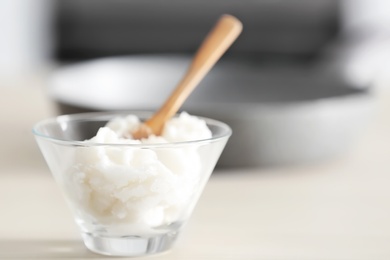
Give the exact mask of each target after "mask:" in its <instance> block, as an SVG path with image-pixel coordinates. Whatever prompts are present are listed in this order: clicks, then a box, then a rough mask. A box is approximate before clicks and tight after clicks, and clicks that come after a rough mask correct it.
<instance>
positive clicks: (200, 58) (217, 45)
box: [145, 15, 242, 135]
mask: <svg viewBox="0 0 390 260" xmlns="http://www.w3.org/2000/svg"><path fill="white" fill-rule="evenodd" d="M241 31H242V24H241V22H240V21H239V20H238V19H237V18H235V17H233V16H231V15H223V16H222V17H221V18H220V19H219V20H218V22H217V24H216V25H215V27H214V28H213V29H212V30H211V31H210V32H209V34H208V35H207V37H206V38H205V39H204V41H203V43H202V44H201V46H200V47H199V49H198V51H197V52H196V54H195V56H194V58H193V60H192V63H191V65H190V67H189V69H188V71H187V73H186V75H185V76H184V77H183V79H182V80H181V81H180V83H179V84H178V86H177V87H176V88H175V90H174V91H173V92H172V94H171V95H170V97H169V98H168V99H167V100H166V101H165V103H164V104H163V106H162V107H161V108H160V109H159V110H158V111H157V112H156V113H155V114H154V115H153V116H152V117H151V118H150V119H149V120H148V121H146V122H145V124H146V125H147V126H148V127H150V128H151V130H152V131H153V133H155V134H157V135H159V134H161V131H162V129H163V126H164V123H165V122H166V121H167V120H168V119H170V118H171V117H172V116H174V115H175V114H176V113H177V111H178V110H179V109H180V107H181V106H182V104H183V103H184V101H185V100H186V99H187V97H188V96H189V95H190V94H191V92H192V91H193V90H194V88H195V87H196V86H197V85H198V84H199V82H200V81H201V80H202V79H203V78H204V76H205V75H206V74H207V73H208V72H209V71H210V70H211V68H212V67H213V66H214V65H215V63H217V61H218V60H219V59H220V58H221V57H222V55H223V54H224V53H225V52H226V50H227V49H228V48H229V47H230V46H231V45H232V44H233V42H234V41H235V40H236V39H237V37H238V36H239V35H240V33H241Z"/></svg>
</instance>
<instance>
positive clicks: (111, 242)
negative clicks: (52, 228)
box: [82, 232, 178, 256]
mask: <svg viewBox="0 0 390 260" xmlns="http://www.w3.org/2000/svg"><path fill="white" fill-rule="evenodd" d="M82 236H83V240H84V244H85V246H86V247H87V248H88V249H89V250H91V251H92V252H95V253H98V254H102V255H109V256H142V255H152V254H158V253H163V252H165V251H168V250H169V249H171V248H172V245H173V243H174V242H175V240H176V238H177V236H178V233H177V232H171V233H166V234H161V235H156V236H152V237H141V236H126V237H101V236H96V235H93V234H91V233H83V234H82Z"/></svg>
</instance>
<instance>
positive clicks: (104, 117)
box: [32, 110, 232, 148]
mask: <svg viewBox="0 0 390 260" xmlns="http://www.w3.org/2000/svg"><path fill="white" fill-rule="evenodd" d="M152 114H153V112H151V111H147V110H123V111H110V112H87V113H77V114H67V115H59V116H55V117H50V118H46V119H43V120H41V121H38V122H37V123H35V124H34V126H33V127H32V133H33V135H34V136H35V137H36V138H38V139H44V140H46V141H50V142H53V143H56V144H59V145H64V146H80V147H96V146H111V147H113V146H114V147H133V148H172V147H178V146H186V145H187V146H188V145H191V144H197V145H200V144H207V143H213V142H217V141H219V140H222V139H225V138H226V139H227V138H229V137H230V136H231V135H232V129H231V128H230V126H228V125H227V124H225V123H223V122H221V121H218V120H215V119H211V118H207V117H202V116H196V115H193V114H191V116H196V117H197V118H199V119H202V120H204V121H205V122H206V124H207V125H213V126H216V127H218V128H220V129H222V131H221V133H219V134H216V135H214V133H213V135H212V137H210V138H204V139H196V140H190V141H179V142H168V143H141V144H131V143H102V142H92V141H90V140H84V141H79V140H67V139H62V138H56V137H53V136H50V135H49V134H45V133H43V131H41V130H40V128H42V127H44V126H45V125H48V124H59V125H60V126H61V124H65V123H67V122H71V121H90V122H96V121H105V122H107V121H108V120H110V119H113V118H115V117H119V116H122V117H125V116H128V115H136V116H137V117H139V118H140V119H141V120H144V119H147V118H149V117H150V116H151V115H152ZM178 115H180V113H178V114H176V115H175V116H174V117H177V116H178ZM64 127H65V125H64Z"/></svg>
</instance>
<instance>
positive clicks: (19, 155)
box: [0, 81, 390, 260]
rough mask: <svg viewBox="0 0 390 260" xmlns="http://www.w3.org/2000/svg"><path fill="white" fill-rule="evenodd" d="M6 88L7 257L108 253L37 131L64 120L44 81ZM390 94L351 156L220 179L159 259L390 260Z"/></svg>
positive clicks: (1, 170)
mask: <svg viewBox="0 0 390 260" xmlns="http://www.w3.org/2000/svg"><path fill="white" fill-rule="evenodd" d="M40 83H41V82H39V81H38V82H35V83H34V84H31V85H32V86H28V87H12V88H11V87H8V88H7V87H4V88H0V119H1V121H0V122H1V123H0V136H1V145H0V160H1V161H0V259H92V258H100V259H104V258H106V257H103V256H99V255H96V254H94V253H91V252H89V251H88V250H87V249H86V248H85V247H84V245H83V243H82V241H81V237H80V235H79V232H78V229H77V227H76V225H75V224H74V222H73V219H72V216H71V214H70V211H69V210H68V209H67V207H66V205H65V202H64V200H63V198H62V195H61V193H60V191H59V189H58V188H57V186H56V184H55V183H54V180H53V179H52V177H51V175H50V173H49V171H48V169H47V167H46V164H45V162H44V161H43V158H42V156H41V154H40V152H39V150H38V148H37V146H36V144H35V141H34V139H33V136H32V134H31V127H32V125H33V123H34V122H36V121H38V120H40V119H43V118H45V117H48V116H51V115H53V114H54V111H53V109H52V108H53V107H52V104H51V103H50V102H49V100H48V98H47V97H46V96H45V92H44V91H43V90H42V89H41V88H39V87H37V86H34V85H40ZM389 112H390V94H389V93H387V94H386V92H384V93H382V94H381V95H380V96H379V99H378V105H377V106H376V110H375V114H374V118H373V121H372V123H370V125H369V126H368V127H367V129H365V130H364V131H363V132H362V135H361V139H360V140H359V141H358V142H357V143H356V144H355V145H354V146H353V147H352V148H351V151H350V152H348V153H346V154H345V155H344V156H343V157H342V158H338V159H335V160H332V161H330V162H326V163H325V162H324V163H321V164H317V165H311V166H299V167H293V168H273V169H231V170H217V171H216V172H214V173H213V175H212V177H211V179H210V181H209V183H208V184H207V187H206V189H205V191H204V193H203V195H202V197H201V199H200V201H199V203H198V205H197V207H196V209H195V212H194V214H193V217H192V218H191V220H190V222H189V223H188V225H187V226H186V228H185V230H184V232H183V234H182V236H181V237H180V238H179V241H178V243H177V244H176V246H175V247H174V249H173V250H172V251H170V252H168V253H165V254H162V255H158V256H154V257H152V258H151V259H156V260H158V259H229V260H231V259H270V260H273V259H277V260H306V259H307V260H309V259H310V260H313V259H314V260H317V259H319V260H322V259H334V260H346V259H348V260H349V259H375V260H381V259H390V113H389Z"/></svg>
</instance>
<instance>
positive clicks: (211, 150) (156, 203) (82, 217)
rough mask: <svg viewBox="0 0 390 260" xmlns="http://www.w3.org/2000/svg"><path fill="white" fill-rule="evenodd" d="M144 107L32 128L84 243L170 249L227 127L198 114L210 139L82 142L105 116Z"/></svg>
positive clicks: (131, 251)
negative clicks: (113, 142) (119, 142)
mask: <svg viewBox="0 0 390 260" xmlns="http://www.w3.org/2000/svg"><path fill="white" fill-rule="evenodd" d="M128 114H135V115H137V116H138V117H139V118H141V120H145V119H147V118H149V117H150V116H151V113H148V112H131V111H130V112H125V113H120V114H119V113H85V114H75V115H65V116H59V117H56V118H51V119H46V120H44V121H41V122H39V123H37V124H36V125H35V126H34V128H33V133H34V135H35V138H36V140H37V143H38V145H39V147H40V149H41V151H42V154H43V156H44V158H45V160H46V162H47V164H48V166H49V168H50V170H51V172H52V174H53V176H54V178H55V180H56V182H57V183H58V184H59V186H60V187H61V189H62V191H63V193H64V197H65V199H66V201H67V202H68V204H69V207H70V208H71V210H72V211H73V213H74V216H75V220H76V223H77V224H78V226H79V227H80V229H81V233H82V237H83V240H84V243H85V245H86V247H87V248H89V249H90V250H92V251H94V252H97V253H100V254H104V255H116V256H139V255H148V254H155V253H159V252H163V251H166V250H168V249H170V248H171V247H172V245H173V243H174V241H175V240H176V238H177V236H178V234H179V233H180V230H181V228H182V226H183V225H184V224H185V223H186V221H187V220H188V218H189V217H190V215H191V213H192V210H193V208H194V207H195V204H196V202H197V201H198V199H199V196H200V194H201V192H202V190H203V188H204V186H205V184H206V182H207V180H208V179H209V176H210V174H211V173H212V171H213V169H214V167H215V165H216V163H217V161H218V159H219V157H220V155H221V153H222V151H223V149H224V147H225V145H226V142H227V141H228V139H229V137H230V135H231V129H230V128H229V126H227V125H226V124H224V123H221V122H218V121H215V120H212V119H207V118H203V119H204V120H205V121H206V123H207V125H208V127H209V128H210V130H211V131H212V137H211V138H209V139H204V140H194V141H188V142H176V143H164V144H107V143H91V142H85V140H86V139H90V138H92V137H93V136H94V135H95V134H96V133H97V131H98V129H99V128H100V127H102V126H104V125H105V124H106V123H107V121H109V120H110V119H112V118H114V117H117V116H125V115H128Z"/></svg>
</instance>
